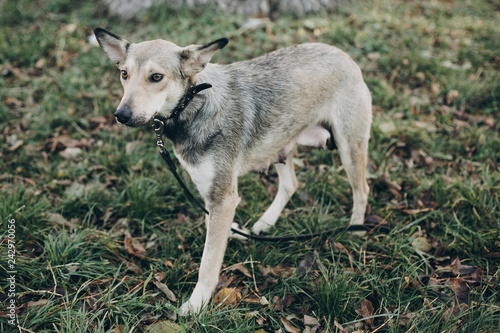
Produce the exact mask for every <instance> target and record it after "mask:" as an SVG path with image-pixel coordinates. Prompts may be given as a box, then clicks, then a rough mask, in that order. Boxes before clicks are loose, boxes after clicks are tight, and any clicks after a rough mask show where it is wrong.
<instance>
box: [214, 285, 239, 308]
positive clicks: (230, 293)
mask: <svg viewBox="0 0 500 333" xmlns="http://www.w3.org/2000/svg"><path fill="white" fill-rule="evenodd" d="M240 300H241V293H240V292H239V291H238V290H237V289H236V288H222V289H221V290H219V291H218V292H217V294H215V296H214V303H215V304H220V303H221V302H222V303H223V304H224V305H236V304H237V303H238V302H239V301H240Z"/></svg>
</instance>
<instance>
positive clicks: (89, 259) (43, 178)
mask: <svg viewBox="0 0 500 333" xmlns="http://www.w3.org/2000/svg"><path fill="white" fill-rule="evenodd" d="M498 9H499V7H498V3H497V2H495V1H487V0H480V1H474V2H472V1H465V0H464V1H461V0H460V1H454V2H450V1H411V2H407V1H396V0H394V1H383V0H377V1H373V2H372V3H371V4H370V5H366V4H361V3H359V4H357V2H356V1H354V3H353V4H352V5H348V6H346V7H344V8H342V9H341V10H339V11H338V12H336V13H332V14H329V15H327V14H323V15H316V16H308V17H303V18H298V19H297V18H292V17H283V18H280V19H278V20H277V21H275V22H273V23H271V24H268V25H267V26H265V27H261V28H258V29H256V30H249V31H246V32H244V33H242V34H240V33H238V32H237V30H238V29H239V28H240V27H241V25H242V24H243V22H244V21H245V18H244V17H240V16H230V15H220V14H214V13H213V12H212V11H211V10H203V9H200V8H198V9H194V10H177V11H172V10H167V9H160V10H152V11H150V12H149V13H148V14H147V15H146V16H145V17H143V18H141V19H137V20H133V21H132V22H130V21H122V20H120V19H119V18H117V17H110V16H108V15H105V14H104V13H102V11H100V10H99V9H98V5H95V4H93V2H84V3H78V4H77V3H76V2H74V1H67V0H46V1H36V2H35V1H29V0H20V1H19V0H18V1H12V0H7V1H5V2H4V4H3V7H2V8H1V9H0V135H1V137H2V140H0V179H1V180H0V219H1V220H0V222H1V225H2V229H1V231H0V235H1V242H2V245H1V247H0V249H1V251H0V252H1V255H2V257H1V259H0V286H1V290H0V301H1V302H2V307H1V308H0V330H1V331H2V332H10V331H12V332H14V331H15V332H17V331H22V332H142V331H146V330H148V328H152V326H151V325H153V324H154V323H157V322H161V321H165V320H168V321H171V322H176V323H177V324H178V325H180V327H182V329H183V330H186V331H189V332H260V333H262V332H276V331H278V330H280V329H281V331H282V332H285V331H286V330H287V328H286V327H287V326H286V325H288V324H286V323H287V322H289V323H290V325H292V326H295V327H297V328H298V329H300V331H301V332H302V331H304V332H307V330H308V329H311V330H312V329H313V327H312V326H310V327H309V328H306V325H305V322H304V315H307V316H310V317H313V318H314V319H316V320H317V321H318V325H319V328H318V329H317V332H352V331H356V330H358V331H360V330H364V331H365V332H372V331H373V332H374V331H377V332H422V331H429V332H496V331H500V319H499V318H500V295H499V292H500V290H499V288H498V286H499V282H500V281H499V272H500V270H499V260H500V259H499V255H500V241H499V239H500V237H499V236H500V231H499V230H500V211H499V207H500V198H499V193H500V174H499V167H498V166H499V165H500V135H499V133H500V126H499V124H498V120H499V119H500V118H499V115H500V113H499V111H500V98H499V97H500V96H499V92H500V71H499V69H500V58H499V54H498V50H500V40H499V38H498V35H500V29H499V28H498V21H499V19H500V17H499V14H498V13H499V11H498ZM97 26H102V27H106V28H109V29H110V30H111V31H113V32H114V33H117V34H119V35H123V36H124V37H126V38H127V39H129V40H131V41H141V40H145V39H152V38H164V39H167V40H171V41H173V42H175V43H177V44H179V45H188V44H192V43H198V44H201V43H205V42H209V41H211V40H214V39H216V38H219V37H222V36H226V37H228V38H229V39H230V43H229V44H228V46H227V47H226V48H225V49H224V50H223V51H222V52H219V53H217V54H216V56H215V59H214V62H220V63H230V62H233V61H238V60H243V59H249V58H252V57H255V56H258V55H261V54H264V53H266V52H268V51H272V50H275V49H277V48H280V47H285V46H289V45H292V44H295V43H304V42H310V41H320V42H325V43H329V44H332V45H336V46H338V47H340V48H342V49H344V50H345V51H346V52H348V53H349V54H350V55H351V56H352V57H353V58H354V60H355V61H356V62H357V63H359V64H360V66H361V68H362V69H363V73H364V77H365V80H366V82H367V84H368V86H369V88H370V90H371V92H372V95H373V104H374V123H373V128H372V136H371V141H370V152H369V157H370V161H369V167H368V170H369V173H368V174H369V183H370V188H371V195H370V202H369V204H370V207H371V215H372V219H378V220H383V221H384V223H386V224H387V225H388V226H389V227H390V228H391V229H392V231H391V232H390V233H389V234H377V233H376V234H374V235H371V236H369V237H361V236H357V235H354V234H348V233H341V234H336V235H331V236H322V237H319V238H317V239H314V240H309V241H301V242H298V241H290V242H279V243H259V242H255V241H248V242H246V243H240V242H237V241H234V240H232V241H230V242H229V246H228V249H227V252H226V255H225V260H224V263H225V266H224V269H223V271H222V273H221V277H220V282H221V284H220V286H219V287H223V286H224V287H228V288H236V290H238V291H239V292H240V293H241V295H242V297H243V299H240V300H237V301H235V302H230V303H229V304H215V303H214V302H212V303H210V304H209V305H208V306H207V308H206V309H205V310H204V312H203V313H202V314H201V316H200V317H177V316H176V311H177V309H178V307H179V306H180V303H181V302H182V301H184V300H186V299H187V298H188V297H189V295H190V293H191V291H192V289H193V287H194V284H195V282H196V279H197V272H198V267H199V266H198V265H199V262H200V258H201V255H202V250H203V241H204V236H205V226H204V220H203V217H202V215H201V214H200V212H199V211H198V210H197V209H196V207H194V206H193V205H192V204H190V203H189V202H187V200H186V199H185V197H184V195H183V194H182V190H181V189H180V187H179V185H178V184H177V183H176V182H175V180H174V179H173V177H172V176H171V175H170V174H169V172H168V171H167V169H166V168H165V167H164V165H163V161H162V160H161V158H160V157H159V156H158V154H157V153H156V149H155V147H154V144H155V138H154V135H153V133H152V131H150V130H149V129H148V128H141V129H127V128H123V127H121V126H118V125H116V124H115V122H114V119H113V116H112V113H113V111H114V109H115V108H116V106H117V105H118V102H119V100H120V98H121V86H120V83H119V80H118V75H117V71H116V68H115V67H114V66H113V64H112V63H111V62H110V61H109V60H108V58H107V57H106V56H105V55H104V53H103V52H102V50H101V49H100V48H98V47H95V46H92V45H89V44H88V43H87V42H86V40H87V37H88V35H89V33H90V32H91V31H92V29H93V28H95V27H97ZM21 141H22V142H21ZM68 147H78V148H80V149H81V151H80V153H79V155H78V156H76V157H75V158H73V159H67V158H65V157H63V156H62V155H61V154H60V152H62V151H64V150H65V149H66V148H68ZM298 159H299V160H300V162H301V163H297V167H296V169H297V174H298V179H299V181H300V182H301V184H302V185H301V187H300V189H299V191H298V193H297V194H295V196H294V197H293V198H292V200H291V201H290V203H289V204H288V206H287V208H286V209H285V211H284V213H283V214H282V218H281V219H280V221H279V223H278V224H277V226H276V228H274V229H273V230H272V233H273V235H290V234H301V233H308V232H318V231H322V230H328V229H331V228H334V227H337V226H342V225H345V224H346V223H348V219H349V214H350V210H351V207H352V198H351V190H350V187H349V185H348V183H347V179H346V174H345V172H344V170H343V169H342V168H341V164H340V160H339V157H338V154H337V153H336V152H334V153H333V154H332V153H331V152H329V151H321V150H310V149H300V150H299V156H298ZM183 177H186V179H187V177H188V175H187V174H185V173H183ZM276 180H277V178H276V173H275V172H274V171H273V170H271V172H270V175H269V176H261V175H257V174H250V175H246V176H244V177H242V178H241V179H240V195H241V196H242V198H243V199H242V201H241V204H240V206H239V208H238V210H237V212H236V217H235V219H236V221H237V222H239V223H240V224H243V225H245V226H247V227H250V226H251V225H252V224H253V223H254V221H256V220H257V219H258V217H259V216H261V214H262V213H263V211H264V210H265V209H266V208H267V207H268V206H269V205H270V203H271V194H272V193H273V192H274V188H275V186H276ZM188 186H190V187H191V188H192V189H194V185H192V184H191V183H188ZM12 219H14V220H15V226H16V234H15V237H16V242H15V248H16V255H15V259H16V270H17V273H16V293H17V296H16V305H17V307H18V313H17V320H18V322H17V324H16V325H19V328H17V327H12V326H10V325H9V324H8V323H7V320H8V318H7V317H6V315H7V312H6V311H5V310H6V306H7V305H8V301H9V299H8V292H9V290H8V288H9V282H8V281H7V277H8V275H9V274H8V273H7V272H8V271H9V270H10V269H9V268H8V262H7V260H8V259H9V257H8V255H9V254H8V244H7V236H8V234H7V230H8V229H7V225H8V224H9V220H12ZM422 241H423V242H424V243H428V244H430V248H427V249H425V251H424V249H423V248H421V247H419V246H417V243H418V242H422ZM314 251H316V253H317V260H316V264H310V272H309V273H308V274H306V275H303V274H302V275H301V274H298V273H297V272H296V271H295V269H296V268H297V267H299V265H301V263H303V261H304V260H305V258H306V257H310V254H311V253H314ZM236 263H243V265H244V267H245V268H246V269H247V270H248V272H249V273H250V275H248V274H244V273H243V272H242V271H240V270H230V269H226V268H230V266H231V265H233V264H236ZM157 280H161V282H162V283H164V284H165V285H167V286H168V288H169V289H170V290H171V291H172V292H173V293H174V295H175V296H176V297H177V298H178V299H179V300H178V301H177V302H172V301H170V300H169V299H168V298H167V297H166V296H165V295H164V294H163V292H161V290H160V289H159V288H158V287H157V286H156V285H155V283H154V281H157ZM249 295H251V296H249ZM252 297H253V298H257V299H258V298H262V297H265V299H266V300H267V301H268V302H269V304H268V305H266V304H265V303H264V304H261V303H255V302H251V301H250V299H252ZM370 305H371V307H372V308H370ZM4 306H5V307H4ZM341 326H342V327H343V330H342V329H341V328H340V327H341Z"/></svg>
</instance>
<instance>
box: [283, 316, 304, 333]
mask: <svg viewBox="0 0 500 333" xmlns="http://www.w3.org/2000/svg"><path fill="white" fill-rule="evenodd" d="M280 320H281V323H282V324H283V327H284V328H285V331H287V332H289V333H300V329H298V328H297V327H295V326H293V325H292V323H290V321H289V320H288V319H286V318H284V317H281V318H280Z"/></svg>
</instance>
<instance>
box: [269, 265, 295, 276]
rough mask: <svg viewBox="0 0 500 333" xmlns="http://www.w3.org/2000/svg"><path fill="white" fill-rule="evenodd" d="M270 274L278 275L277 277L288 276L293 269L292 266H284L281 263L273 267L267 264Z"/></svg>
mask: <svg viewBox="0 0 500 333" xmlns="http://www.w3.org/2000/svg"><path fill="white" fill-rule="evenodd" d="M267 268H268V269H269V271H270V272H271V274H273V275H275V276H278V277H283V278H285V279H286V278H289V277H290V276H291V275H292V274H293V271H294V268H293V267H285V266H283V265H277V266H274V267H270V266H267Z"/></svg>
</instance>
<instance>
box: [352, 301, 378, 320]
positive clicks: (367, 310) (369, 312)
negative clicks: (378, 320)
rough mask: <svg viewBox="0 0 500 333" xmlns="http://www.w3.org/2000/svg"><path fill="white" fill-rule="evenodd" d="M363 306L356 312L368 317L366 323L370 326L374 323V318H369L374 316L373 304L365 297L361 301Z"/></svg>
mask: <svg viewBox="0 0 500 333" xmlns="http://www.w3.org/2000/svg"><path fill="white" fill-rule="evenodd" d="M360 305H361V308H360V309H359V310H356V313H357V314H359V315H360V316H361V317H363V318H368V319H365V323H366V324H368V325H369V326H372V325H373V318H369V317H372V316H373V311H374V309H373V304H372V302H370V301H369V300H367V299H364V300H362V301H361V304H360Z"/></svg>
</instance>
